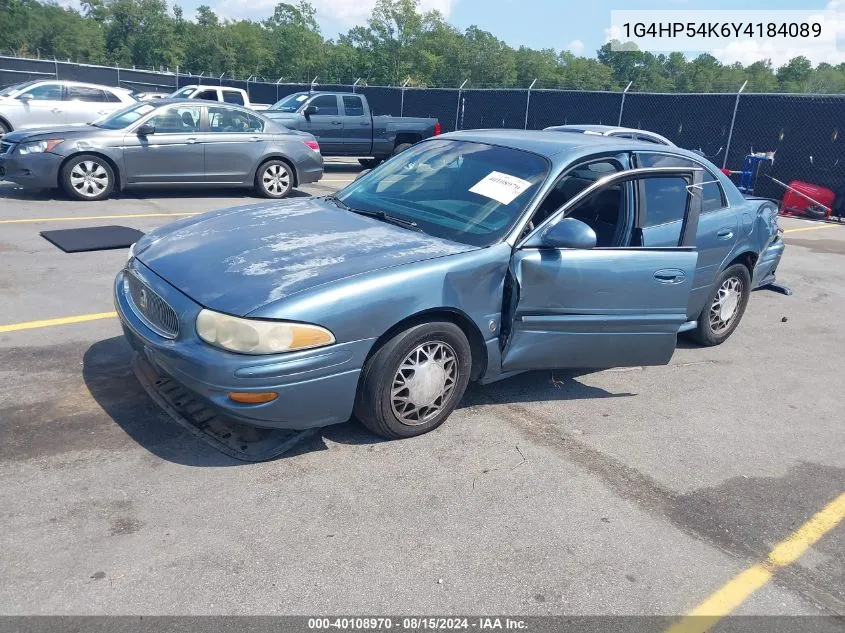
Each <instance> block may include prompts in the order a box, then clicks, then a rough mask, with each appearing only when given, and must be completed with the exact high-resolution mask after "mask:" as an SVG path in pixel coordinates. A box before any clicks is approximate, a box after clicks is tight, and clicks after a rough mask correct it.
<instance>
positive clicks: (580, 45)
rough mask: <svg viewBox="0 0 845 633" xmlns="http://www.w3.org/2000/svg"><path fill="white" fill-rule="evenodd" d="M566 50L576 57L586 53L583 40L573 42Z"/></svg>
mask: <svg viewBox="0 0 845 633" xmlns="http://www.w3.org/2000/svg"><path fill="white" fill-rule="evenodd" d="M566 50H568V51H569V52H570V53H573V54H575V55H580V54H581V53H583V52H584V42H582V41H581V40H572V41H571V42H569V44H567V45H566Z"/></svg>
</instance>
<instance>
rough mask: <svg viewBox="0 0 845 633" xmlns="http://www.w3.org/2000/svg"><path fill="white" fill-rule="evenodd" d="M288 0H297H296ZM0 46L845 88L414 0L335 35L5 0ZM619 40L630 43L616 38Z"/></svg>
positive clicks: (229, 67)
mask: <svg viewBox="0 0 845 633" xmlns="http://www.w3.org/2000/svg"><path fill="white" fill-rule="evenodd" d="M291 1H292V2H293V0H291ZM0 33H3V34H4V35H5V37H4V40H3V44H2V46H3V47H5V49H6V50H4V51H3V52H4V53H9V52H10V51H12V52H14V53H15V54H17V55H21V56H32V57H46V58H52V57H53V56H55V57H56V58H58V59H60V60H62V59H71V60H73V61H80V62H91V63H104V64H120V65H121V66H124V67H125V66H133V65H134V66H138V67H146V68H150V67H152V68H158V67H160V66H165V67H168V68H170V69H173V68H175V67H176V66H179V67H180V69H182V70H183V71H189V72H193V73H196V74H199V73H200V72H204V73H205V74H209V73H210V74H214V75H219V74H220V73H224V72H225V73H226V74H227V75H229V76H234V77H240V78H245V77H248V76H257V77H263V78H264V79H266V80H267V81H277V80H279V79H281V80H282V81H291V82H308V81H311V80H312V79H313V78H314V77H317V78H318V81H319V82H321V83H331V82H343V83H348V82H352V81H353V80H355V79H361V80H362V81H364V82H366V83H368V84H371V85H401V84H404V83H407V84H408V85H411V86H449V87H455V86H459V85H461V84H462V83H463V82H464V80H468V84H467V86H468V87H476V88H478V87H503V88H505V87H527V86H529V85H530V84H531V83H532V82H533V81H534V80H535V79H536V80H537V81H536V84H535V86H536V87H537V88H555V87H557V88H568V89H574V90H621V89H624V88H625V87H626V86H627V85H628V83H629V82H633V84H632V87H631V89H632V90H635V91H642V92H646V91H648V92H735V91H736V90H737V89H738V88H739V86H741V85H742V84H743V82H746V81H747V82H748V85H747V87H746V91H747V92H813V93H836V92H843V91H845V65H838V66H832V65H830V64H820V65H819V66H818V67H817V68H813V67H812V64H811V63H810V61H809V60H808V59H806V58H804V57H796V58H794V59H792V60H791V61H790V62H789V63H788V64H786V65H785V66H782V67H781V68H778V69H777V70H775V69H774V68H772V65H771V63H770V62H768V61H767V62H756V63H753V64H750V65H748V66H743V65H741V64H722V63H720V62H719V61H718V60H717V59H716V58H715V57H713V56H711V55H706V54H705V55H700V56H698V57H697V58H695V59H693V60H688V59H687V58H686V57H684V55H683V54H681V53H671V54H670V55H654V54H652V53H649V52H644V51H640V50H637V49H636V47H633V46H629V47H627V50H624V51H612V50H611V45H610V44H605V45H604V46H602V47H601V48H600V49H599V50H598V51H597V54H596V58H587V57H579V56H576V55H573V54H572V53H570V52H568V51H563V52H561V53H558V52H557V51H555V50H553V49H543V50H535V49H531V48H527V47H524V46H522V47H520V48H518V49H514V48H512V47H510V46H508V45H507V44H506V43H505V42H503V41H502V40H500V39H498V38H497V37H496V36H495V35H494V34H492V33H489V32H488V31H484V30H482V29H480V28H478V27H477V26H470V27H469V28H468V29H466V31H464V32H461V31H459V30H458V29H456V28H455V27H453V26H452V25H451V24H449V23H448V22H446V20H445V19H444V17H443V15H441V14H440V13H438V12H437V11H428V12H422V11H420V3H419V0H378V1H377V3H376V6H375V8H374V9H373V11H372V13H371V15H370V17H369V19H368V21H367V23H366V24H363V25H360V26H356V27H354V28H352V29H350V30H349V31H348V32H346V33H344V34H342V35H340V36H339V37H338V38H337V39H336V40H332V39H327V38H325V37H324V36H323V35H322V34H321V33H320V28H319V26H318V25H317V21H316V17H315V10H314V7H313V6H312V5H311V4H309V3H308V1H307V0H298V2H297V3H296V4H292V3H285V2H282V3H279V4H277V5H276V7H275V9H274V11H273V14H272V15H271V16H269V17H267V18H266V19H264V20H262V21H254V20H222V19H220V18H219V17H218V16H217V15H216V14H215V13H214V11H213V10H212V9H211V8H210V7H208V6H200V7H199V8H198V9H197V11H196V15H195V17H194V19H193V20H186V19H185V18H184V15H183V12H182V9H181V8H180V7H179V6H173V7H171V6H168V3H167V1H166V0H83V3H82V9H81V11H75V10H73V9H68V8H64V7H61V6H59V5H58V4H52V3H49V2H39V0H0ZM623 48H625V47H623Z"/></svg>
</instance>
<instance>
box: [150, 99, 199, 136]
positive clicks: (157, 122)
mask: <svg viewBox="0 0 845 633" xmlns="http://www.w3.org/2000/svg"><path fill="white" fill-rule="evenodd" d="M201 112H202V107H201V106H194V105H189V106H178V107H174V108H168V109H167V110H165V111H164V112H162V113H160V114H157V115H155V116H154V117H152V118H151V119H150V120H149V121H147V123H149V124H151V125H153V126H154V127H155V133H156V134H192V133H194V132H198V131H199V128H200V114H201Z"/></svg>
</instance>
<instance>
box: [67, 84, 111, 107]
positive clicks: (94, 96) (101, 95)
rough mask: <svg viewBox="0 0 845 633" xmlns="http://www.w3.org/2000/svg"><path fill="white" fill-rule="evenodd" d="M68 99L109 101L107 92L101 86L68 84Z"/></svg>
mask: <svg viewBox="0 0 845 633" xmlns="http://www.w3.org/2000/svg"><path fill="white" fill-rule="evenodd" d="M65 100H66V101H92V102H97V103H105V102H106V101H108V98H107V97H106V93H105V92H104V91H102V90H100V89H99V88H88V87H87V86H68V87H67V92H66V93H65Z"/></svg>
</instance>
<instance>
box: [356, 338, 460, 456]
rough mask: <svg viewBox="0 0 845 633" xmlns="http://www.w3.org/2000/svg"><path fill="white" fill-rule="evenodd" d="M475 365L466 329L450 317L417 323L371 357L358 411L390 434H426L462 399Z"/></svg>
mask: <svg viewBox="0 0 845 633" xmlns="http://www.w3.org/2000/svg"><path fill="white" fill-rule="evenodd" d="M471 368H472V351H471V350H470V346H469V342H468V341H467V338H466V336H465V335H464V333H463V331H462V330H461V328H459V327H458V326H457V325H455V324H454V323H449V322H446V321H442V322H441V321H438V322H431V323H422V324H420V325H415V326H413V327H411V328H409V329H407V330H405V331H404V332H400V333H399V334H397V335H396V336H394V337H393V338H392V339H390V340H389V341H388V342H387V343H385V344H384V345H383V346H382V347H381V348H380V349H379V350H378V351H377V352H376V353H375V354H373V356H372V357H371V358H370V359H369V360H368V361H367V363H366V365H365V366H364V370H363V372H362V374H361V382H360V386H359V390H358V395H357V397H356V402H355V415H356V417H357V418H358V419H359V420H360V421H361V422H362V423H363V424H364V425H365V426H366V427H367V428H368V429H370V430H371V431H373V432H374V433H376V434H378V435H381V436H382V437H386V438H389V439H398V438H406V437H413V436H415V435H422V434H423V433H427V432H429V431H431V430H433V429H435V428H437V427H438V426H440V425H441V424H443V422H444V421H445V420H446V418H448V417H449V414H451V413H452V411H454V409H455V407H456V406H457V405H458V403H459V402H460V401H461V398H462V397H463V395H464V391H465V390H466V387H467V384H468V383H469V374H470V370H471Z"/></svg>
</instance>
